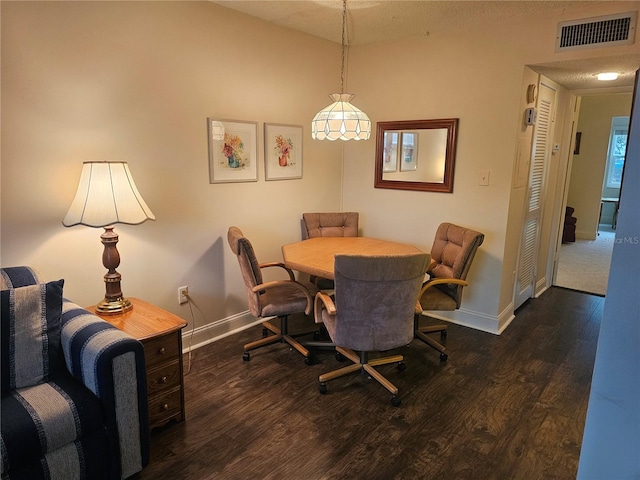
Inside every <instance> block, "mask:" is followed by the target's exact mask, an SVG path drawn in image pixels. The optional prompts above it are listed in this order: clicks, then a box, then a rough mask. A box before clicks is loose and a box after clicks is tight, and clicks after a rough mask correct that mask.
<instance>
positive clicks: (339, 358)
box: [336, 352, 346, 362]
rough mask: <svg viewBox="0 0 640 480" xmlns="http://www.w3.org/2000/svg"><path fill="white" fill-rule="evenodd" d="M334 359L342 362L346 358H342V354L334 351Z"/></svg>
mask: <svg viewBox="0 0 640 480" xmlns="http://www.w3.org/2000/svg"><path fill="white" fill-rule="evenodd" d="M336 360H338V361H339V362H344V361H345V360H346V358H344V355H342V354H341V353H340V352H336Z"/></svg>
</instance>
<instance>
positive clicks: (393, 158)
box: [382, 131, 400, 172]
mask: <svg viewBox="0 0 640 480" xmlns="http://www.w3.org/2000/svg"><path fill="white" fill-rule="evenodd" d="M399 138H400V132H391V131H389V132H385V133H384V151H383V153H382V171H383V172H396V171H398V141H399Z"/></svg>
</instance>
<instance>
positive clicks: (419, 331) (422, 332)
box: [414, 315, 449, 362]
mask: <svg viewBox="0 0 640 480" xmlns="http://www.w3.org/2000/svg"><path fill="white" fill-rule="evenodd" d="M420 316H421V315H416V318H415V329H414V338H417V339H419V340H422V341H423V342H424V343H426V344H427V345H429V346H430V347H431V348H433V349H435V350H437V351H438V352H440V360H442V361H443V362H445V361H446V360H447V359H448V358H449V355H447V353H446V352H447V347H445V346H444V345H442V344H441V343H438V342H436V341H435V340H434V339H433V338H431V337H429V336H428V335H427V334H428V333H437V332H440V336H441V337H442V338H444V337H446V336H447V325H429V326H425V327H420V326H419V325H418V323H419V321H420Z"/></svg>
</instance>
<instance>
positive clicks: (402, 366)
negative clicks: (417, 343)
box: [398, 362, 407, 372]
mask: <svg viewBox="0 0 640 480" xmlns="http://www.w3.org/2000/svg"><path fill="white" fill-rule="evenodd" d="M406 369H407V366H406V365H405V364H404V362H398V371H400V372H404V371H405V370H406Z"/></svg>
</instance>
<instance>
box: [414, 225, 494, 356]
mask: <svg viewBox="0 0 640 480" xmlns="http://www.w3.org/2000/svg"><path fill="white" fill-rule="evenodd" d="M483 241H484V235H483V234H482V233H480V232H476V231H475V230H471V229H469V228H464V227H460V226H458V225H454V224H453V223H447V222H445V223H442V224H440V226H439V227H438V230H437V231H436V236H435V239H434V241H433V247H432V248H431V263H430V265H429V269H428V271H427V273H428V274H429V276H430V279H429V280H428V281H427V282H425V283H424V285H423V286H422V289H421V290H420V296H419V303H418V304H417V305H416V315H415V338H417V339H420V340H422V341H423V342H425V343H426V344H427V345H429V346H431V347H433V348H434V349H436V350H437V351H438V352H440V360H442V361H445V360H447V358H448V355H447V353H446V350H447V349H446V347H445V346H444V345H442V344H441V343H439V342H437V341H436V340H434V339H433V338H431V337H430V336H429V335H428V334H431V333H438V332H439V333H440V336H441V337H442V338H445V337H446V336H447V326H446V325H443V324H438V325H424V326H420V319H421V318H422V317H423V316H426V317H428V316H429V315H428V313H427V312H428V311H453V310H457V309H458V308H460V304H461V302H462V289H463V287H465V286H467V285H468V282H467V281H466V278H467V274H468V273H469V268H470V267H471V262H472V261H473V258H474V257H475V255H476V251H477V250H478V247H479V246H480V245H482V242H483Z"/></svg>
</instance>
